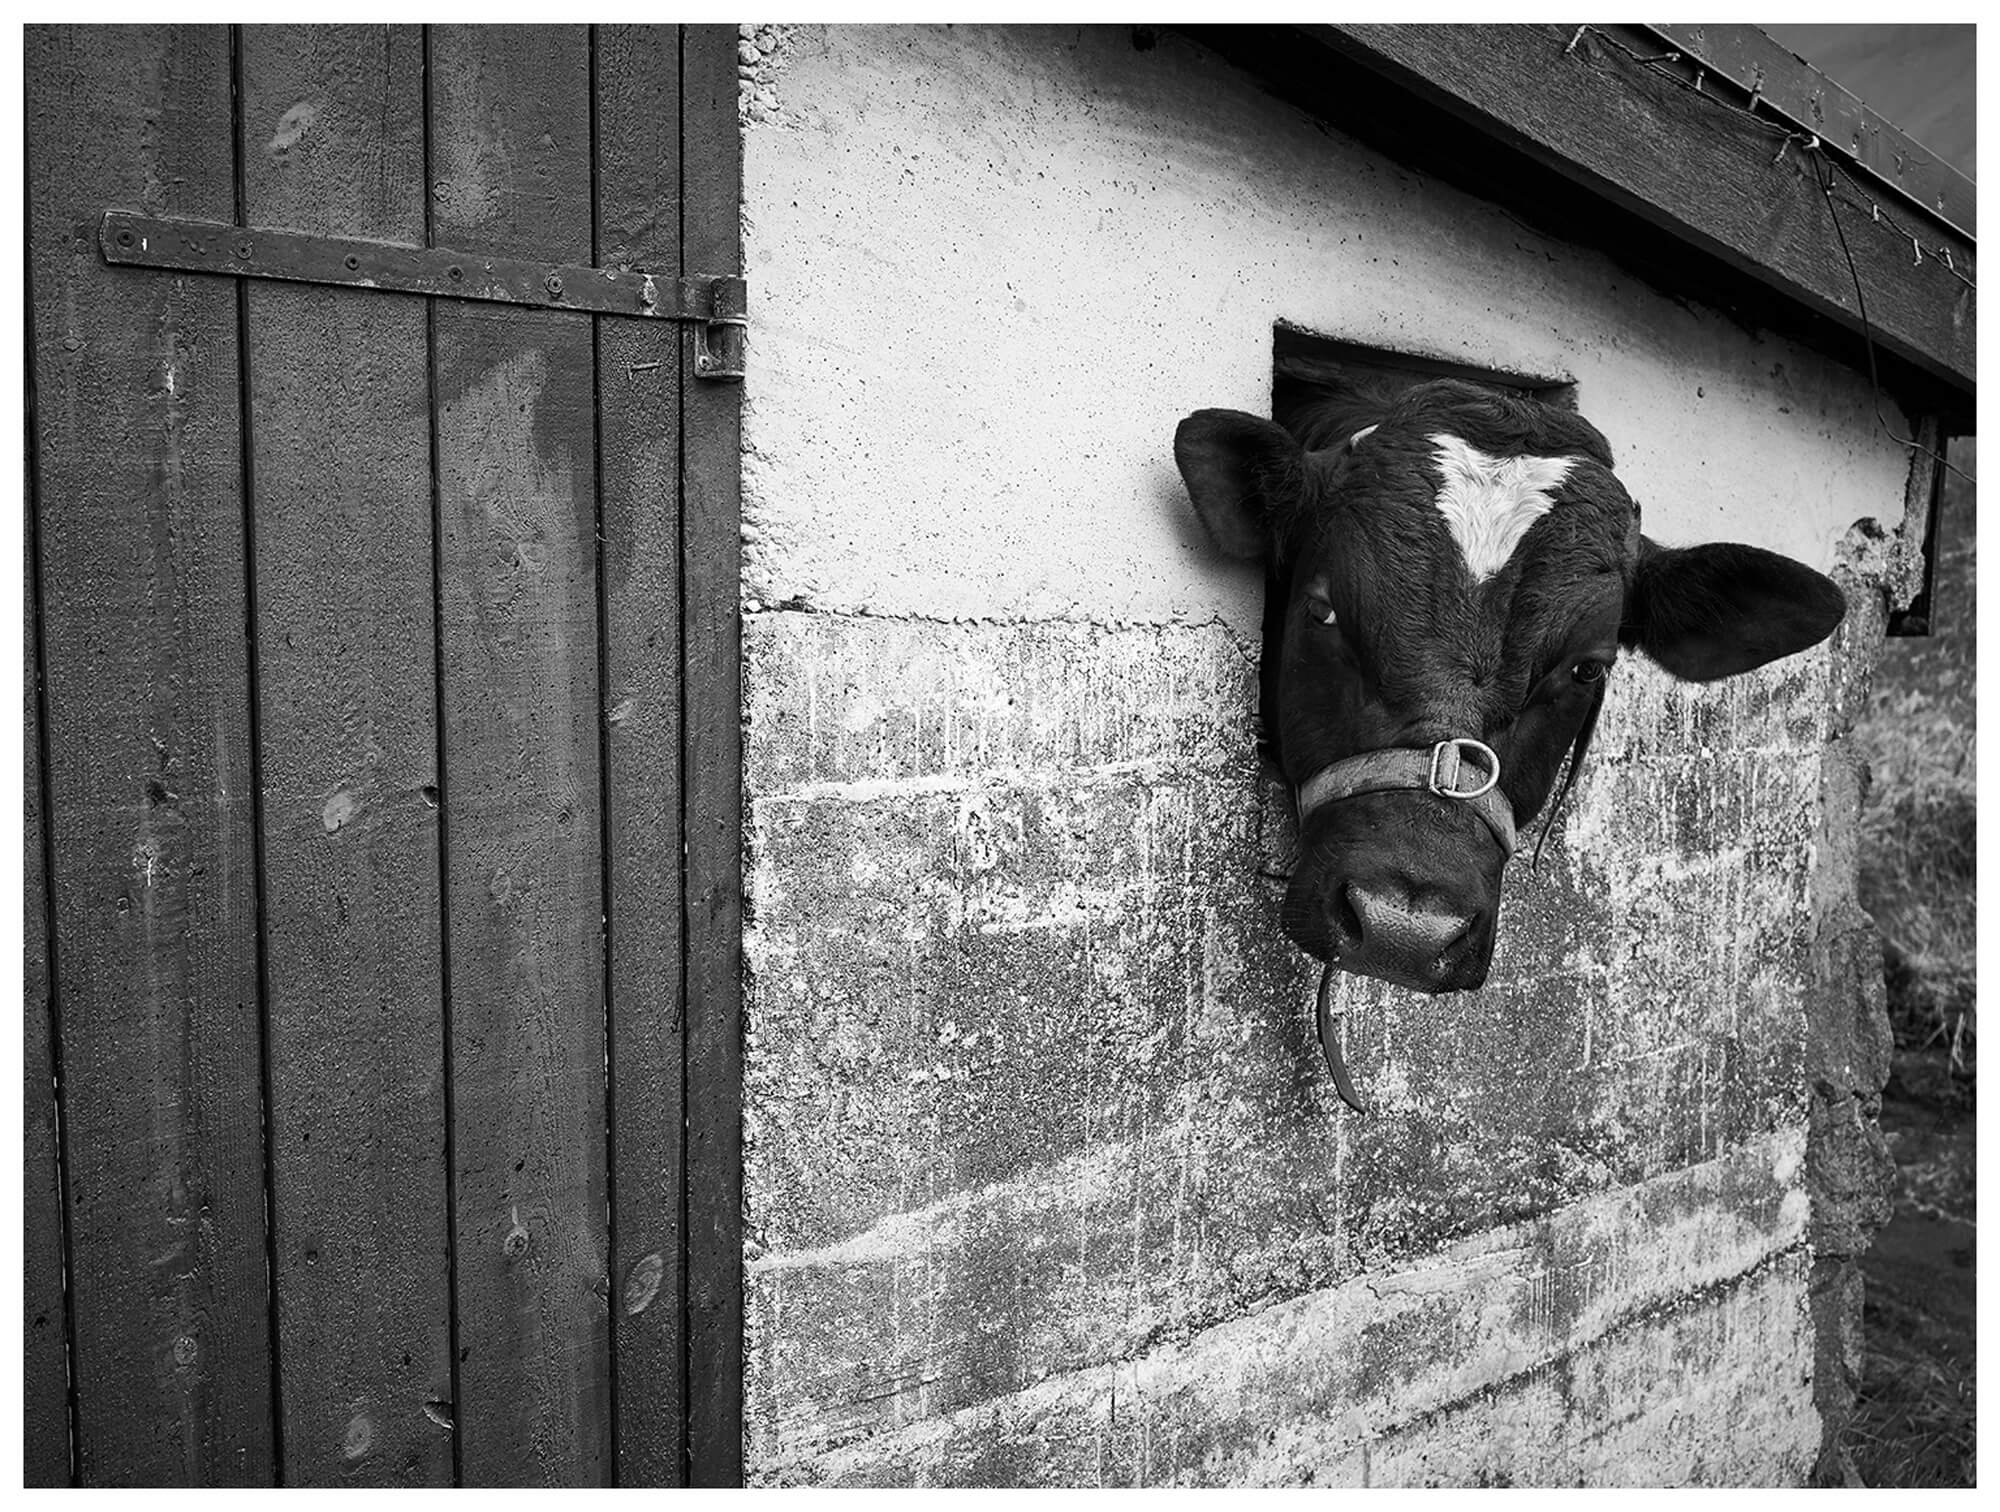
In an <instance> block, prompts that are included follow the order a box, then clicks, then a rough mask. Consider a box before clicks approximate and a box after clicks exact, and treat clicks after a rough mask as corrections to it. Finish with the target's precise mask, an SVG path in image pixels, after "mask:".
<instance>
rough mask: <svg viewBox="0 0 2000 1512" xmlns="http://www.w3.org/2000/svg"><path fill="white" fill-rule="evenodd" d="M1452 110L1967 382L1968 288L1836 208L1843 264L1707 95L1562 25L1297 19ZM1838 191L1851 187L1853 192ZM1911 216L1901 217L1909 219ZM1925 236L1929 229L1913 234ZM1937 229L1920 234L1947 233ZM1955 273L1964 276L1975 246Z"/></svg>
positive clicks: (1812, 188)
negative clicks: (1859, 294)
mask: <svg viewBox="0 0 2000 1512" xmlns="http://www.w3.org/2000/svg"><path fill="white" fill-rule="evenodd" d="M1309 30H1310V31H1311V33H1312V34H1313V35H1314V36H1316V37H1317V38H1318V39H1319V40H1320V41H1322V42H1323V43H1325V44H1326V45H1327V46H1330V47H1332V48H1334V49H1336V50H1337V51H1339V52H1341V53H1342V54H1344V55H1346V56H1348V57H1352V58H1354V59H1356V60H1357V61H1360V62H1362V63H1364V64H1365V65H1366V66H1368V67H1370V68H1372V69H1375V70H1377V71H1378V72H1381V73H1383V74H1384V75H1385V76H1387V77H1389V78H1391V79H1393V80H1395V81H1396V82H1398V83H1399V84H1401V85H1403V86H1404V87H1406V88H1408V89H1410V90H1412V91H1413V92H1415V93H1417V94H1418V95H1420V96H1422V97H1423V98H1426V99H1428V100H1430V101H1432V102H1433V103H1435V104H1436V105H1438V106H1439V107H1440V108H1441V109H1443V110H1445V111H1446V112H1448V113H1449V114H1451V115H1454V116H1457V117H1458V118H1460V119H1462V120H1465V121H1467V122H1469V123H1471V124H1472V125H1474V126H1476V127H1478V128H1479V129H1480V130H1483V131H1487V132H1492V133H1494V134H1496V135H1498V136H1500V137H1501V138H1502V139H1504V140H1506V141H1508V142H1510V143H1512V144H1513V145H1515V146H1516V147H1518V148H1519V149H1520V150H1522V151H1523V152H1526V153H1527V154H1529V155H1530V156H1531V157H1533V158H1534V159H1535V160H1536V161H1538V162H1540V163H1543V164H1545V165H1546V166H1548V167H1550V168H1553V169H1554V170H1556V171H1557V172H1559V173H1561V174H1563V175H1564V176H1565V177H1567V178H1570V179H1572V180H1574V181H1576V182H1578V183H1581V184H1584V185H1585V186H1586V187H1588V188H1590V189H1591V190H1592V191H1593V192H1595V193H1598V194H1600V195H1602V196H1603V197H1605V198H1606V199H1608V200H1610V201H1611V202H1612V203H1613V204H1616V205H1618V206H1620V207H1622V208H1624V209H1626V210H1629V211H1631V212H1633V213H1635V214H1637V215H1638V216H1640V217H1641V218H1643V219H1644V220H1646V221H1647V222H1649V223H1651V224H1652V225H1655V226H1657V227H1659V228H1661V229H1662V230H1663V231H1665V232H1668V233H1671V234H1672V235H1674V236H1676V237H1678V238H1680V239H1682V240H1684V241H1686V242H1687V243H1689V244H1690V245H1691V246H1693V247H1696V248H1699V249H1700V250H1702V251H1704V252H1707V253H1710V254H1712V255H1714V256H1716V257H1718V258H1720V259H1721V260H1722V261H1724V262H1725V263H1726V264H1728V265H1729V266H1730V267H1732V268H1736V269H1738V270H1741V271H1744V272H1748V273H1751V274H1752V275H1754V276H1755V277H1756V278H1758V279H1759V280H1760V281H1762V282H1764V283H1766V284H1770V285H1772V286H1774V287H1776V288H1778V289H1779V290H1781V291H1782V292H1783V293H1784V294H1786V295H1787V296H1788V297H1789V298H1792V299H1795V300H1797V301H1799V302H1800V303H1802V304H1803V305H1805V306H1806V307H1807V308H1809V309H1811V310H1813V311H1815V312H1817V313H1819V314H1821V315H1824V316H1827V317H1830V318H1831V319H1833V320H1835V321H1837V322H1838V323H1839V324H1841V325H1842V326H1844V327H1846V328H1848V329H1850V330H1859V329H1860V327H1861V315H1860V308H1859V304H1858V301H1857V298H1856V295H1855V288H1854V285H1855V280H1856V277H1857V276H1858V278H1859V280H1860V283H1861V286H1862V288H1863V289H1864V290H1865V291H1866V297H1867V303H1868V321H1869V325H1870V327H1871V329H1872V333H1873V336H1874V339H1875V340H1876V341H1877V342H1879V343H1880V344H1881V345H1882V346H1883V347H1885V348H1886V349H1887V350H1889V351H1890V352H1893V353H1895V354H1896V355H1897V356H1899V357H1902V358H1903V359H1905V360H1907V361H1909V362H1911V363H1913V364H1914V365H1916V366H1917V367H1918V368H1920V369H1921V370H1923V371H1924V372H1926V373H1929V374H1931V375H1932V376H1933V377H1936V378H1939V379H1941V380H1943V381H1945V382H1946V383H1948V384H1950V385H1951V386H1952V387H1954V388H1957V389H1960V390H1969V389H1970V388H1971V386H1972V385H1973V383H1974V382H1975V380H1976V376H1977V355H1976V346H1977V342H1976V330H1977V319H1976V297H1975V295H1974V293H1973V291H1972V290H1971V289H1969V288H1967V287H1966V286H1965V284H1963V283H1961V282H1960V281H1959V280H1958V279H1957V278H1954V277H1953V276H1952V274H1951V273H1950V272H1948V271H1947V270H1946V269H1945V268H1944V267H1943V266H1941V265H1940V264H1938V263H1937V262H1935V261H1931V260H1926V261H1925V262H1923V263H1921V264H1918V263H1916V262H1914V260H1913V254H1912V251H1911V247H1910V243H1909V241H1908V239H1907V238H1899V237H1898V236H1896V235H1895V234H1894V233H1893V232H1891V231H1889V230H1887V229H1885V228H1884V227H1882V226H1878V225H1876V224H1874V223H1872V222H1871V220H1870V218H1869V216H1868V214H1867V212H1866V210H1865V209H1862V210H1859V211H1854V210H1850V209H1848V208H1847V207H1845V206H1843V207H1842V208H1841V210H1840V214H1841V225H1842V228H1843V230H1844V231H1845V233H1846V237H1847V243H1848V247H1849V249H1850V250H1851V251H1852V253H1853V256H1854V264H1855V266H1854V270H1853V271H1852V272H1850V270H1849V267H1848V263H1847V259H1846V257H1845V256H1844V255H1843V253H1842V250H1841V244H1840V240H1839V238H1838V237H1837V236H1836V234H1835V232H1834V228H1833V226H1832V224H1831V222H1830V220H1829V218H1828V210H1827V205H1826V201H1825V199H1824V198H1823V197H1822V194H1821V191H1820V188H1819V185H1818V183H1817V182H1816V180H1815V178H1814V176H1813V171H1812V169H1811V167H1810V166H1809V164H1808V163H1807V162H1805V161H1804V160H1803V159H1802V158H1801V156H1800V155H1799V154H1798V153H1797V152H1796V151H1793V152H1790V153H1788V154H1786V156H1785V157H1783V158H1780V157H1779V156H1778V154H1777V142H1778V140H1779V139H1778V137H1777V136H1776V135H1775V134H1773V133H1767V132H1765V131H1763V130H1760V129H1758V128H1756V127H1755V126H1753V125H1750V124H1749V123H1747V122H1745V121H1744V120H1743V119H1742V118H1741V117H1740V116H1738V115H1736V114H1734V113H1732V112H1730V111H1727V110H1724V109H1723V108H1721V106H1719V105H1718V104H1717V103H1716V102H1715V101H1714V100H1711V99H1704V98H1700V97H1697V96H1696V95H1695V94H1694V93H1693V92H1692V91H1691V90H1689V89H1686V88H1683V87H1682V86H1680V85H1679V84H1677V83H1675V82H1674V81H1672V80H1670V79H1667V78H1664V77H1662V76H1660V75H1658V74H1656V73H1654V72H1652V71H1650V70H1648V69H1646V68H1643V67H1640V66H1638V65H1636V64H1635V63H1633V62H1632V60H1631V59H1629V58H1627V57H1625V56H1624V54H1622V53H1621V52H1619V51H1618V50H1617V49H1616V48H1615V47H1614V46H1612V45H1611V44H1610V43H1609V42H1607V41H1605V40H1604V39H1603V38H1601V37H1599V36H1596V35H1595V34H1592V33H1588V32H1586V33H1585V34H1584V35H1583V37H1582V38H1581V39H1580V40H1579V41H1578V42H1577V45H1576V47H1575V48H1574V50H1569V49H1568V48H1567V44H1568V43H1569V42H1570V40H1571V38H1572V37H1573V35H1574V34H1575V31H1576V28H1575V27H1574V26H1568V25H1564V26H1555V25H1533V26H1529V25H1499V26H1472V25H1452V26H1411V25H1343V26H1316V27H1312V28H1309ZM1841 192H1842V193H1844V194H1846V195H1847V196H1848V197H1850V198H1852V197H1854V193H1855V191H1852V190H1847V189H1843V190H1842V191H1841ZM1914 214H1915V213H1914V212H1907V213H1905V214H1903V215H1899V216H1898V218H1899V219H1913V218H1914ZM1927 235H1931V233H1927ZM1946 238H1947V233H1945V232H1944V231H1943V230H1942V228H1936V232H1935V234H1934V235H1931V239H1932V240H1933V241H1937V240H1940V239H1946ZM1960 251H1962V252H1963V253H1964V256H1962V257H1957V258H1956V261H1957V262H1958V265H1959V271H1960V272H1962V273H1964V274H1966V276H1967V277H1968V278H1971V279H1972V280H1973V282H1974V283H1976V282H1977V281H1978V280H1977V276H1976V272H1975V270H1974V266H1973V261H1974V258H1973V251H1972V249H1971V248H1970V247H1969V246H1963V245H1961V247H1960Z"/></svg>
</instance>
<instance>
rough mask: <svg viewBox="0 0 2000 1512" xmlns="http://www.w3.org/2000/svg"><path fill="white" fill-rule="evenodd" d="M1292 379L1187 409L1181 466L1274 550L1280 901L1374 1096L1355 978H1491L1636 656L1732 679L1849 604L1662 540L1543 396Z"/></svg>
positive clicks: (1269, 695) (1597, 447) (1236, 524)
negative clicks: (1241, 400) (1289, 817)
mask: <svg viewBox="0 0 2000 1512" xmlns="http://www.w3.org/2000/svg"><path fill="white" fill-rule="evenodd" d="M1288 394H1289V396H1290V397H1289V398H1288V397H1286V396H1287V395H1288ZM1280 396H1281V401H1282V402H1281V403H1280V404H1279V405H1278V406H1277V409H1278V412H1279V417H1280V419H1281V420H1282V421H1283V423H1282V424H1281V423H1279V421H1278V420H1269V419H1263V418H1261V417H1259V416H1256V415H1251V414H1247V413H1244V412H1243V411H1240V410H1223V409H1205V410H1200V411H1197V412H1196V413H1194V414H1191V415H1189V416H1188V417H1187V418H1186V419H1185V420H1183V421H1182V422H1181V423H1180V426H1179V428H1178V429H1177V431H1176V432H1175V436H1174V460H1175V462H1176V463H1177V465H1178V466H1179V469H1180V474H1181V478H1182V481H1183V482H1184V483H1185V484H1186V487H1187V492H1188V497H1189V499H1190V500H1191V501H1192V503H1193V505H1194V509H1195V512H1196V514H1197V515H1198V516H1199V517H1200V519H1201V523H1202V525H1203V526H1204V527H1205V529H1206V532H1207V534H1208V535H1209V537H1210V538H1211V539H1212V540H1213V541H1214V543H1215V545H1216V546H1217V547H1218V548H1219V549H1220V550H1221V551H1222V552H1224V553H1225V554H1227V555H1229V556H1231V557H1235V558H1239V559H1244V560H1261V561H1262V562H1263V563H1264V564H1265V567H1266V597H1265V612H1264V647H1263V661H1262V675H1261V716H1262V726H1263V734H1264V741H1265V745H1266V749H1267V754H1268V756H1269V758H1270V759H1271V760H1272V762H1273V763H1274V764H1275V765H1276V767H1277V768H1278V770H1279V771H1280V772H1282V773H1283V775H1284V778H1285V781H1286V783H1287V785H1288V786H1289V788H1290V790H1291V792H1292V794H1293V795H1294V800H1295V802H1296V805H1297V812H1298V820H1299V858H1298V861H1297V863H1296V864H1295V866H1294V868H1293V870H1292V874H1291V878H1290V881H1289V883H1288V885H1287V888H1286V893H1285V900H1284V906H1283V910H1282V922H1283V927H1284V931H1285V933H1286V935H1287V936H1288V937H1289V938H1290V939H1291V940H1292V941H1293V942H1294V943H1295V944H1297V945H1298V946H1299V947H1301V948H1302V949H1303V950H1305V951H1306V952H1307V953H1308V954H1310V955H1312V956H1313V957H1315V958H1316V959H1318V960H1319V961H1321V962H1323V963H1325V965H1324V970H1323V972H1322V974H1321V978H1320V990H1319V1009H1318V1028H1319V1036H1320V1042H1321V1045H1322V1047H1323V1049H1324V1050H1325V1052H1326V1058H1327V1062H1328V1066H1329V1069H1330V1070H1331V1071H1332V1073H1333V1076H1334V1080H1335V1084H1336V1086H1337V1088H1338V1089H1339V1092H1340V1094H1341V1096H1342V1097H1343V1099H1345V1100H1346V1101H1347V1102H1348V1103H1350V1104H1351V1105H1353V1106H1354V1107H1356V1108H1357V1109H1359V1108H1361V1107H1362V1104H1361V1102H1360V1100H1359V1099H1358V1098H1357V1097H1356V1096H1355V1094H1354V1091H1353V1088H1352V1086H1351V1085H1350V1084H1349V1082H1348V1080H1347V1076H1346V1073H1345V1071H1344V1069H1343V1068H1342V1067H1341V1064H1340V1060H1339V1056H1338V1053H1337V1051H1336V1049H1335V1044H1336V1038H1335V1036H1333V1035H1332V1034H1331V1032H1330V1027H1329V1023H1328V991H1329V987H1330V984H1331V982H1332V980H1333V973H1334V972H1335V971H1336V970H1340V971H1347V972H1353V973H1356V974H1358V975H1361V976H1367V977H1376V978H1379V979H1381V980H1383V981H1387V982H1393V983H1396V984H1399V985H1401V986H1404V987H1410V988H1415V989H1417V990H1419V991H1422V992H1429V993H1445V992H1462V991H1468V990H1470V989H1473V988H1477V987H1479V986H1481V985H1482V984H1484V982H1485V980H1486V976H1487V971H1488V967H1489V965H1490V963H1491V960H1492V955H1493V941H1494V934H1495V926H1496V923H1497V920H1498V915H1499V901H1500V877H1501V872H1502V870H1503V868H1504V867H1505V866H1506V864H1507V862H1508V860H1509V859H1510V858H1511V857H1512V856H1513V855H1514V853H1515V850H1516V848H1517V844H1518V836H1519V834H1520V832H1521V830H1522V828H1523V827H1524V826H1526V825H1527V824H1528V823H1529V821H1530V820H1532V819H1533V818H1534V816H1535V815H1536V814H1537V813H1538V812H1540V810H1541V809H1542V806H1543V804H1544V803H1545V802H1546V801H1547V799H1548V795H1549V790H1550V788H1551V787H1552V786H1553V785H1554V783H1555V780H1556V778H1557V776H1558V774H1559V772H1560V771H1561V770H1562V769H1563V767H1564V764H1565V759H1566V758H1567V763H1568V774H1569V775H1568V778H1567V779H1566V780H1565V783H1564V789H1563V792H1564V794H1566V793H1567V791H1568V786H1569V783H1571V782H1574V781H1575V778H1576V774H1577V771H1578V769H1579V767H1580V765H1581V763H1582V761H1583V757H1584V753H1585V751H1586V750H1587V748H1588V746H1589V743H1590V736H1591V732H1592V730H1593V729H1594V727H1595V725H1596V722H1597V716H1598V711H1599V710H1600V709H1601V708H1602V706H1603V701H1604V692H1605V688H1606V686H1607V683H1608V681H1609V676H1610V673H1611V670H1612V666H1613V663H1614V662H1615V661H1616V660H1617V657H1618V653H1619V651H1620V649H1621V648H1627V647H1629V648H1632V649H1634V650H1637V651H1641V652H1644V653H1645V654H1646V655H1647V656H1649V657H1651V658H1652V659H1653V660H1654V661H1656V662H1657V663H1659V665H1660V666H1662V667H1664V668H1665V669H1666V670H1667V671H1668V672H1669V673H1671V674H1673V675H1674V676H1675V677H1679V678H1684V679H1688V680H1691V681H1695V682H1708V681H1712V680H1714V679H1716V678H1723V677H1731V676H1735V675H1736V674H1738V673H1742V672H1748V671H1750V670H1751V669H1752V668H1755V667H1760V666H1762V665H1764V664H1765V663H1766V662H1769V661H1773V660H1775V659H1777V658H1778V657H1782V656H1789V655H1792V654H1793V653H1795V652H1798V651H1802V650H1805V649H1806V648H1807V647H1809V646H1813V645H1816V644H1818V643H1819V642H1820V641H1822V640H1824V639H1825V638H1826V637H1827V636H1828V635H1830V634H1832V633H1833V630H1834V628H1835V627H1836V626H1837V625H1838V624H1839V623H1840V621H1841V618H1842V616H1843V615H1844V614H1845V612H1846V601H1845V599H1844V598H1843V597H1842V595H1841V592H1840V589H1839V588H1838V587H1837V586H1835V584H1834V583H1833V582H1832V581H1830V580H1829V579H1828V578H1826V577H1824V576H1823V575H1822V574H1820V573H1818V572H1815V571H1813V570H1812V569H1811V568H1808V567H1805V566H1803V565H1801V564H1800V563H1797V562H1794V561H1791V560H1789V559H1787V558H1785V557H1782V556H1779V555H1777V554H1775V553H1773V552H1769V551H1764V550H1761V549H1759V548H1757V547H1754V546H1746V545H1739V544H1734V543H1711V544H1706V545H1696V546H1686V547H1680V548H1674V547H1667V546H1662V545H1660V544H1658V543H1657V542H1655V541H1653V540H1652V539H1651V538H1650V537H1648V536H1646V535H1644V534H1642V533H1641V531H1640V528H1639V506H1638V505H1637V504H1635V503H1634V502H1633V500H1632V498H1631V496H1630V495H1629V494H1627V493H1626V491H1625V489H1624V487H1623V486H1622V485H1621V484H1620V483H1619V481H1618V479H1617V477H1616V476H1615V475H1614V474H1613V472H1612V456H1611V448H1610V445H1609V444H1608V443H1607V442H1606V441H1605V438H1604V436H1603V434H1602V433H1601V432H1599V431H1598V429H1597V428H1596V427H1595V426H1594V425H1592V424H1591V423H1590V422H1589V421H1587V420H1585V419H1583V418H1582V417H1581V416H1580V415H1578V414H1576V413H1575V412H1573V411H1571V410H1568V409H1564V408H1562V407H1560V406H1558V405H1555V404H1552V403H1549V402H1546V401H1544V400H1541V399H1538V398H1534V397H1532V396H1530V395H1528V394H1525V393H1517V392H1509V391H1504V390H1501V389H1498V388H1495V387H1489V386H1486V385H1480V384H1473V383H1469V382H1464V381H1460V380H1457V379H1449V378H1445V379H1434V380H1430V381H1426V382H1420V383H1416V384H1414V385H1412V386H1410V387H1407V388H1405V389H1403V390H1402V391H1401V392H1399V393H1394V394H1389V395H1382V394H1374V395H1371V394H1369V393H1366V392H1363V391H1362V390H1360V389H1359V388H1357V387H1354V386H1352V385H1345V384H1342V383H1340V382H1338V381H1329V380H1326V379H1324V378H1322V379H1321V381H1317V382H1307V383H1303V384H1301V383H1299V382H1296V381H1295V382H1292V383H1291V384H1289V385H1288V386H1287V388H1285V389H1281V391H1280ZM1562 796H1563V794H1558V797H1557V807H1558V808H1559V807H1560V803H1561V798H1562ZM1552 821H1553V813H1552V814H1551V822H1552Z"/></svg>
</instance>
